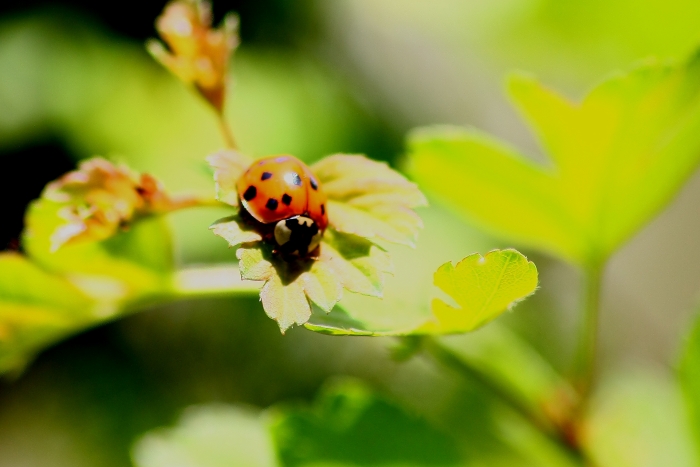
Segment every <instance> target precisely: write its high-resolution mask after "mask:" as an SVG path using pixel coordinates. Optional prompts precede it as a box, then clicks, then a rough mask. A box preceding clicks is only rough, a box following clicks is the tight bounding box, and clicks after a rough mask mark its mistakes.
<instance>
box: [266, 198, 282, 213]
mask: <svg viewBox="0 0 700 467" xmlns="http://www.w3.org/2000/svg"><path fill="white" fill-rule="evenodd" d="M278 204H279V203H278V202H277V200H276V199H275V198H270V199H268V200H267V203H266V204H265V207H266V208H267V209H269V210H270V211H274V210H275V209H277V205H278Z"/></svg>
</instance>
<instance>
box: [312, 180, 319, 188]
mask: <svg viewBox="0 0 700 467" xmlns="http://www.w3.org/2000/svg"><path fill="white" fill-rule="evenodd" d="M311 188H313V189H314V190H318V183H316V180H315V179H313V178H312V179H311Z"/></svg>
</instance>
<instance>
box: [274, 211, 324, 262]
mask: <svg viewBox="0 0 700 467" xmlns="http://www.w3.org/2000/svg"><path fill="white" fill-rule="evenodd" d="M322 237H323V231H322V230H320V229H319V228H318V226H317V225H316V223H315V222H314V221H313V220H312V219H310V218H308V217H305V216H295V217H290V218H289V219H283V220H281V221H279V222H277V224H275V241H276V242H277V244H278V245H279V246H280V247H283V251H285V250H286V252H287V253H289V254H297V255H299V254H301V255H306V254H308V253H309V252H311V251H314V250H315V249H316V247H318V245H319V243H321V238H322Z"/></svg>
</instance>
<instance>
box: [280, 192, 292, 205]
mask: <svg viewBox="0 0 700 467" xmlns="http://www.w3.org/2000/svg"><path fill="white" fill-rule="evenodd" d="M282 203H284V204H285V205H286V206H289V205H290V204H292V197H291V196H289V195H288V194H287V193H285V194H283V195H282Z"/></svg>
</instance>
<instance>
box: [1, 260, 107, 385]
mask: <svg viewBox="0 0 700 467" xmlns="http://www.w3.org/2000/svg"><path fill="white" fill-rule="evenodd" d="M96 311H97V310H96V307H95V303H94V302H93V301H92V300H91V299H89V298H88V297H87V296H86V295H85V294H83V293H82V292H81V291H80V290H79V289H78V288H76V287H75V286H74V285H73V284H71V283H70V282H68V281H67V280H65V279H63V278H61V277H57V276H54V275H51V274H49V273H47V272H45V271H43V270H42V269H40V268H39V267H38V266H36V265H35V264H32V263H31V262H30V261H29V260H28V259H27V258H26V257H24V256H21V255H19V254H16V253H8V252H5V253H0V374H2V373H5V372H7V371H9V370H16V369H20V368H22V367H23V366H24V365H25V364H26V363H27V362H28V361H29V360H30V359H31V358H32V357H33V355H34V354H35V353H37V352H38V351H39V350H41V348H43V347H44V346H46V345H48V344H49V343H51V342H54V341H55V340H57V339H59V338H61V337H63V336H65V335H67V334H69V333H71V332H73V331H74V329H76V328H80V327H82V326H84V325H85V324H86V323H89V322H91V321H92V320H95V319H98V318H99V316H98V315H96V314H95V312H96Z"/></svg>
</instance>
